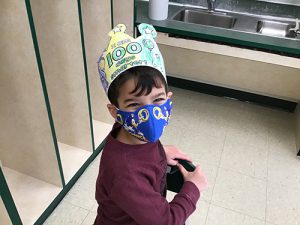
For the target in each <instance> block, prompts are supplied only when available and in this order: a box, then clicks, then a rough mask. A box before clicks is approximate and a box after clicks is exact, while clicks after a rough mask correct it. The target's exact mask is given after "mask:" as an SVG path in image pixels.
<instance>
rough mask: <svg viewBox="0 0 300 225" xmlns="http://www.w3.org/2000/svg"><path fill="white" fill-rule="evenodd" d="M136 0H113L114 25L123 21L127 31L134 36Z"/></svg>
mask: <svg viewBox="0 0 300 225" xmlns="http://www.w3.org/2000/svg"><path fill="white" fill-rule="evenodd" d="M133 6H134V0H113V14H114V26H115V25H117V24H119V23H123V24H125V25H126V27H127V31H126V33H127V34H129V35H131V36H133V19H134V18H133V14H134V9H133Z"/></svg>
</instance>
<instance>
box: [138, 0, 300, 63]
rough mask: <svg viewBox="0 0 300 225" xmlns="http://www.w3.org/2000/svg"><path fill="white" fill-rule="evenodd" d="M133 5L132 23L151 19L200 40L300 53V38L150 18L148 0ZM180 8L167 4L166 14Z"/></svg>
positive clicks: (168, 30)
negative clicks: (133, 20) (133, 18)
mask: <svg viewBox="0 0 300 225" xmlns="http://www.w3.org/2000/svg"><path fill="white" fill-rule="evenodd" d="M136 8H137V9H136V11H135V14H136V15H135V26H136V25H138V24H140V23H150V24H152V25H153V26H154V27H155V29H156V30H157V31H158V32H163V33H169V34H175V35H181V36H183V38H185V37H192V38H195V39H200V40H204V39H206V40H211V41H213V42H217V43H224V44H229V45H234V46H238V47H242V48H245V47H246V48H247V47H249V48H250V49H254V50H262V51H267V52H271V53H277V54H282V53H285V54H283V55H287V56H291V57H295V56H296V57H298V56H300V40H299V39H297V38H296V39H292V38H280V37H273V36H267V35H260V34H257V33H250V32H244V31H238V30H233V29H222V28H217V27H210V26H204V25H199V24H193V23H184V22H181V21H175V20H172V19H166V20H164V21H156V20H151V19H149V18H148V16H147V11H148V2H147V1H136ZM183 8H184V6H177V5H169V18H170V17H171V16H172V15H175V13H177V12H178V11H179V10H182V9H183ZM179 38H180V37H179Z"/></svg>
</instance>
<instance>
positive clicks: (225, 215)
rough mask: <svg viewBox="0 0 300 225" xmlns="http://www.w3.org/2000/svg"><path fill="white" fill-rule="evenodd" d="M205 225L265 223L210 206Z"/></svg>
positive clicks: (262, 224)
mask: <svg viewBox="0 0 300 225" xmlns="http://www.w3.org/2000/svg"><path fill="white" fill-rule="evenodd" d="M206 225H265V221H264V220H258V219H255V218H252V217H249V216H247V215H244V214H241V213H238V212H234V211H232V210H229V209H224V208H222V207H218V206H215V205H210V207H209V211H208V215H207V220H206Z"/></svg>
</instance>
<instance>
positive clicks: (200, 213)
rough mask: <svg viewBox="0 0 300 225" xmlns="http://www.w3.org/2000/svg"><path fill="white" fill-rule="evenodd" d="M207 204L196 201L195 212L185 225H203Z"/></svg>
mask: <svg viewBox="0 0 300 225" xmlns="http://www.w3.org/2000/svg"><path fill="white" fill-rule="evenodd" d="M208 208H209V203H207V202H203V201H198V203H197V206H196V210H195V212H194V213H193V214H192V215H191V216H190V217H189V218H188V220H187V225H205V221H206V217H207V213H208Z"/></svg>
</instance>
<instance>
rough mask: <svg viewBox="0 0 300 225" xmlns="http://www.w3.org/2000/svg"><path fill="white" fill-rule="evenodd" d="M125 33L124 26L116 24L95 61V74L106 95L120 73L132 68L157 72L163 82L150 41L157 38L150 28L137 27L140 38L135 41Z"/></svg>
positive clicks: (159, 57) (162, 69) (155, 48)
mask: <svg viewBox="0 0 300 225" xmlns="http://www.w3.org/2000/svg"><path fill="white" fill-rule="evenodd" d="M125 30H126V26H125V25H124V24H118V25H117V26H116V27H115V28H114V29H113V30H111V31H110V32H109V33H108V35H109V36H110V37H111V39H110V42H109V44H108V46H107V48H106V49H105V50H104V52H103V53H102V55H101V57H100V58H99V60H98V72H99V75H100V79H101V82H102V85H103V88H104V90H105V92H106V94H107V93H108V89H109V86H110V85H111V83H112V82H113V81H114V80H115V79H116V78H117V77H118V76H119V75H120V74H121V73H123V72H124V71H126V70H128V69H130V68H133V67H136V66H149V67H152V68H154V69H157V70H158V71H159V72H160V73H161V74H162V76H163V77H164V79H165V80H166V82H167V79H166V72H165V66H164V61H163V57H162V55H161V53H160V51H159V49H158V46H157V44H156V42H155V41H154V38H155V37H156V35H157V34H156V31H155V29H154V27H153V26H152V25H149V24H145V23H142V24H140V25H139V26H138V30H139V32H140V33H141V36H139V37H137V38H133V37H131V36H129V35H127V34H125Z"/></svg>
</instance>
